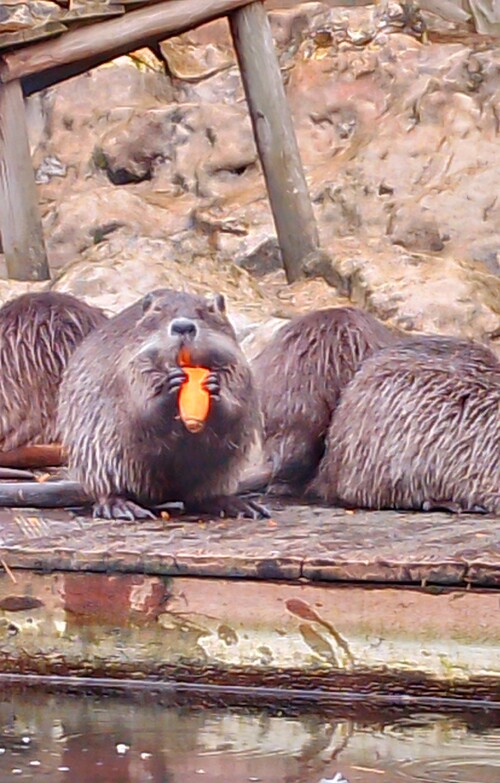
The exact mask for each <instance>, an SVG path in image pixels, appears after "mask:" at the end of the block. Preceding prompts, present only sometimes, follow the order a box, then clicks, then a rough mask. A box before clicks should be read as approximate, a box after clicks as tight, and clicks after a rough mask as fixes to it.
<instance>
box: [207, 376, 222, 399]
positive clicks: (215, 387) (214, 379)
mask: <svg viewBox="0 0 500 783" xmlns="http://www.w3.org/2000/svg"><path fill="white" fill-rule="evenodd" d="M203 388H204V389H206V390H207V392H208V393H209V394H210V397H211V399H213V400H218V399H220V380H219V376H218V374H217V373H216V372H211V373H210V375H208V376H207V378H206V380H205V381H204V382H203Z"/></svg>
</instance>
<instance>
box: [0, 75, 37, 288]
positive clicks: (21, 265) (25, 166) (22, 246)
mask: <svg viewBox="0 0 500 783" xmlns="http://www.w3.org/2000/svg"><path fill="white" fill-rule="evenodd" d="M0 233H1V235H2V245H3V252H4V253H5V261H6V264H7V271H8V275H9V277H10V278H13V279H15V280H48V279H49V268H48V264H47V254H46V251H45V243H44V239H43V231H42V223H41V218H40V212H39V208H38V196H37V190H36V184H35V174H34V171H33V166H32V162H31V154H30V147H29V141H28V130H27V127H26V115H25V110H24V100H23V93H22V88H21V84H20V82H19V81H13V82H10V83H9V84H5V85H2V84H0Z"/></svg>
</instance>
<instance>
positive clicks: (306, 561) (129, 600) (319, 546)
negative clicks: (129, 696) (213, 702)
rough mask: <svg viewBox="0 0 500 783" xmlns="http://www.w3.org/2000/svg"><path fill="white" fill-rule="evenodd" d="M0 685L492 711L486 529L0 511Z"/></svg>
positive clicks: (494, 575) (298, 518)
mask: <svg viewBox="0 0 500 783" xmlns="http://www.w3.org/2000/svg"><path fill="white" fill-rule="evenodd" d="M0 559H1V564H2V566H3V571H2V574H1V576H0V672H3V673H11V674H20V673H21V674H23V673H24V674H31V675H33V674H42V675H47V674H52V675H58V676H63V677H67V676H70V677H71V676H73V675H78V676H82V675H83V676H86V677H106V678H108V677H110V678H132V679H134V680H137V679H139V680H141V681H144V678H146V680H148V679H149V680H151V679H154V680H156V681H157V680H158V679H160V680H162V681H164V682H165V681H167V682H170V681H175V682H176V683H181V684H183V685H184V686H186V685H188V686H192V685H193V683H194V684H202V685H210V686H214V685H216V686H224V687H230V688H234V687H237V688H242V687H243V688H246V687H248V686H252V687H255V686H257V687H260V688H262V687H264V688H277V689H279V690H280V692H282V691H283V689H284V690H285V691H286V693H288V694H290V695H293V694H295V695H296V694H297V693H300V694H303V695H304V694H309V695H310V694H311V693H314V695H315V696H318V695H322V696H325V695H331V694H339V693H341V694H342V693H344V694H346V693H352V692H356V693H357V694H358V696H359V694H363V695H364V696H366V697H369V698H370V699H373V698H375V699H380V698H389V699H392V700H404V701H407V700H408V699H413V698H417V699H419V700H423V701H429V699H430V700H431V701H432V700H433V699H435V698H447V699H451V700H452V701H456V700H457V699H458V700H460V699H472V700H474V701H476V702H477V701H482V700H484V701H487V702H488V703H489V704H491V703H494V702H495V700H496V701H498V706H499V707H500V699H498V682H499V679H498V678H499V674H500V671H499V670H500V665H499V661H500V655H499V652H498V650H499V647H498V645H499V643H500V612H499V611H498V610H499V600H500V593H499V592H498V588H499V586H500V520H499V519H498V518H491V517H482V516H472V515H471V516H464V517H453V516H448V515H445V514H400V513H388V512H372V513H366V512H356V513H349V512H346V511H343V510H335V509H325V508H319V507H313V506H306V505H292V504H290V505H288V506H283V505H282V506H281V507H279V506H278V505H276V506H275V507H274V508H273V518H272V519H271V520H263V521H249V520H216V521H214V520H206V519H205V520H196V519H189V518H185V517H182V516H180V515H178V516H175V515H172V516H171V517H170V518H169V519H162V520H158V521H156V522H146V523H127V522H111V523H110V522H104V521H93V520H91V519H89V518H85V517H82V516H78V515H76V514H73V513H71V512H67V511H51V512H50V513H42V512H40V511H29V510H23V511H22V512H20V511H19V510H16V511H10V510H5V509H4V510H2V511H1V512H0Z"/></svg>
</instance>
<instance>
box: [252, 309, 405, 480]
mask: <svg viewBox="0 0 500 783" xmlns="http://www.w3.org/2000/svg"><path fill="white" fill-rule="evenodd" d="M397 339H398V335H397V334H396V333H395V332H392V331H391V330H390V329H389V328H387V327H386V326H384V325H383V324H382V323H381V322H380V321H378V320H377V319H376V318H374V317H373V316H372V315H370V314H369V313H366V312H363V311H362V310H357V309H355V308H354V307H337V308H329V309H326V310H316V311H313V312H310V313H307V314H306V315H302V316H298V317H296V318H294V319H293V320H292V321H290V323H288V324H286V325H285V326H283V327H282V328H281V329H280V330H279V331H278V332H277V333H276V334H275V336H274V337H273V338H272V340H271V341H270V342H269V343H268V344H267V345H266V347H265V348H264V349H263V351H262V352H261V353H260V354H259V356H257V358H256V359H255V360H254V361H253V363H252V370H253V372H254V376H255V379H256V384H257V389H258V392H259V400H260V405H261V408H262V413H263V421H264V443H263V468H262V470H261V471H259V472H257V471H252V472H251V473H250V475H249V476H248V477H247V478H246V479H245V480H244V481H242V483H241V485H240V490H241V491H257V490H260V489H263V488H265V487H266V485H267V484H271V485H272V488H273V490H274V491H280V492H284V491H293V492H294V494H300V492H301V491H302V489H303V488H304V487H305V485H306V484H307V482H308V481H309V480H310V479H311V478H312V477H313V475H314V473H315V471H316V469H317V467H318V464H319V462H320V459H321V457H322V456H323V450H324V441H325V437H326V433H327V431H328V427H329V425H330V420H331V417H332V413H333V411H334V410H335V408H336V406H337V404H338V400H339V396H340V392H341V390H342V389H343V388H344V387H345V386H346V385H347V383H348V382H349V381H350V380H351V378H352V376H353V375H354V373H355V372H356V370H357V368H358V367H359V365H360V363H361V362H362V361H363V359H365V358H366V357H367V356H369V355H370V354H372V353H373V351H375V350H377V349H378V348H381V347H382V346H386V345H390V344H392V343H393V342H395V341H396V340H397Z"/></svg>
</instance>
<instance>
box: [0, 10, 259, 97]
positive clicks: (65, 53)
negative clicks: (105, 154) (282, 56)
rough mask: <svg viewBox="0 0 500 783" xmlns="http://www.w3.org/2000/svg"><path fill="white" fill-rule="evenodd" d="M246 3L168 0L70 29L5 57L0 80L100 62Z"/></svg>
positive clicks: (184, 29) (216, 16) (177, 33)
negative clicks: (89, 62)
mask: <svg viewBox="0 0 500 783" xmlns="http://www.w3.org/2000/svg"><path fill="white" fill-rule="evenodd" d="M246 3H248V0H203V2H200V0H169V1H168V2H162V3H158V4H157V5H154V6H147V7H145V8H140V9H139V10H137V11H130V12H128V13H127V14H125V15H124V16H120V17H119V18H118V19H110V20H109V21H106V22H99V23H97V24H91V25H87V26H86V27H82V28H78V29H75V30H70V31H69V32H67V33H65V34H64V35H62V36H61V37H60V38H57V39H52V40H50V41H45V42H43V43H40V44H35V45H33V46H29V47H24V48H21V49H18V50H15V51H12V52H8V53H6V54H4V55H3V62H4V68H3V70H2V73H1V74H0V80H1V81H4V82H7V81H11V80H12V79H22V78H24V77H26V76H29V75H31V74H35V73H40V72H41V71H45V70H51V69H57V68H60V67H61V66H65V65H70V64H71V63H77V62H83V61H88V60H91V61H96V60H99V59H100V61H101V62H104V61H105V60H109V59H111V58H113V57H117V56H118V55H121V54H126V53H128V52H130V51H132V50H133V49H136V48H139V47H141V46H144V45H146V44H148V43H150V42H152V41H155V40H161V39H162V38H165V37H167V36H168V35H179V34H180V33H183V32H185V31H186V30H190V29H191V28H193V27H197V26H198V25H200V24H203V23H205V22H209V21H211V20H212V19H216V18H218V17H219V16H225V15H226V14H227V13H229V12H230V11H233V10H234V9H235V8H239V7H241V6H243V5H245V4H246Z"/></svg>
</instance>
